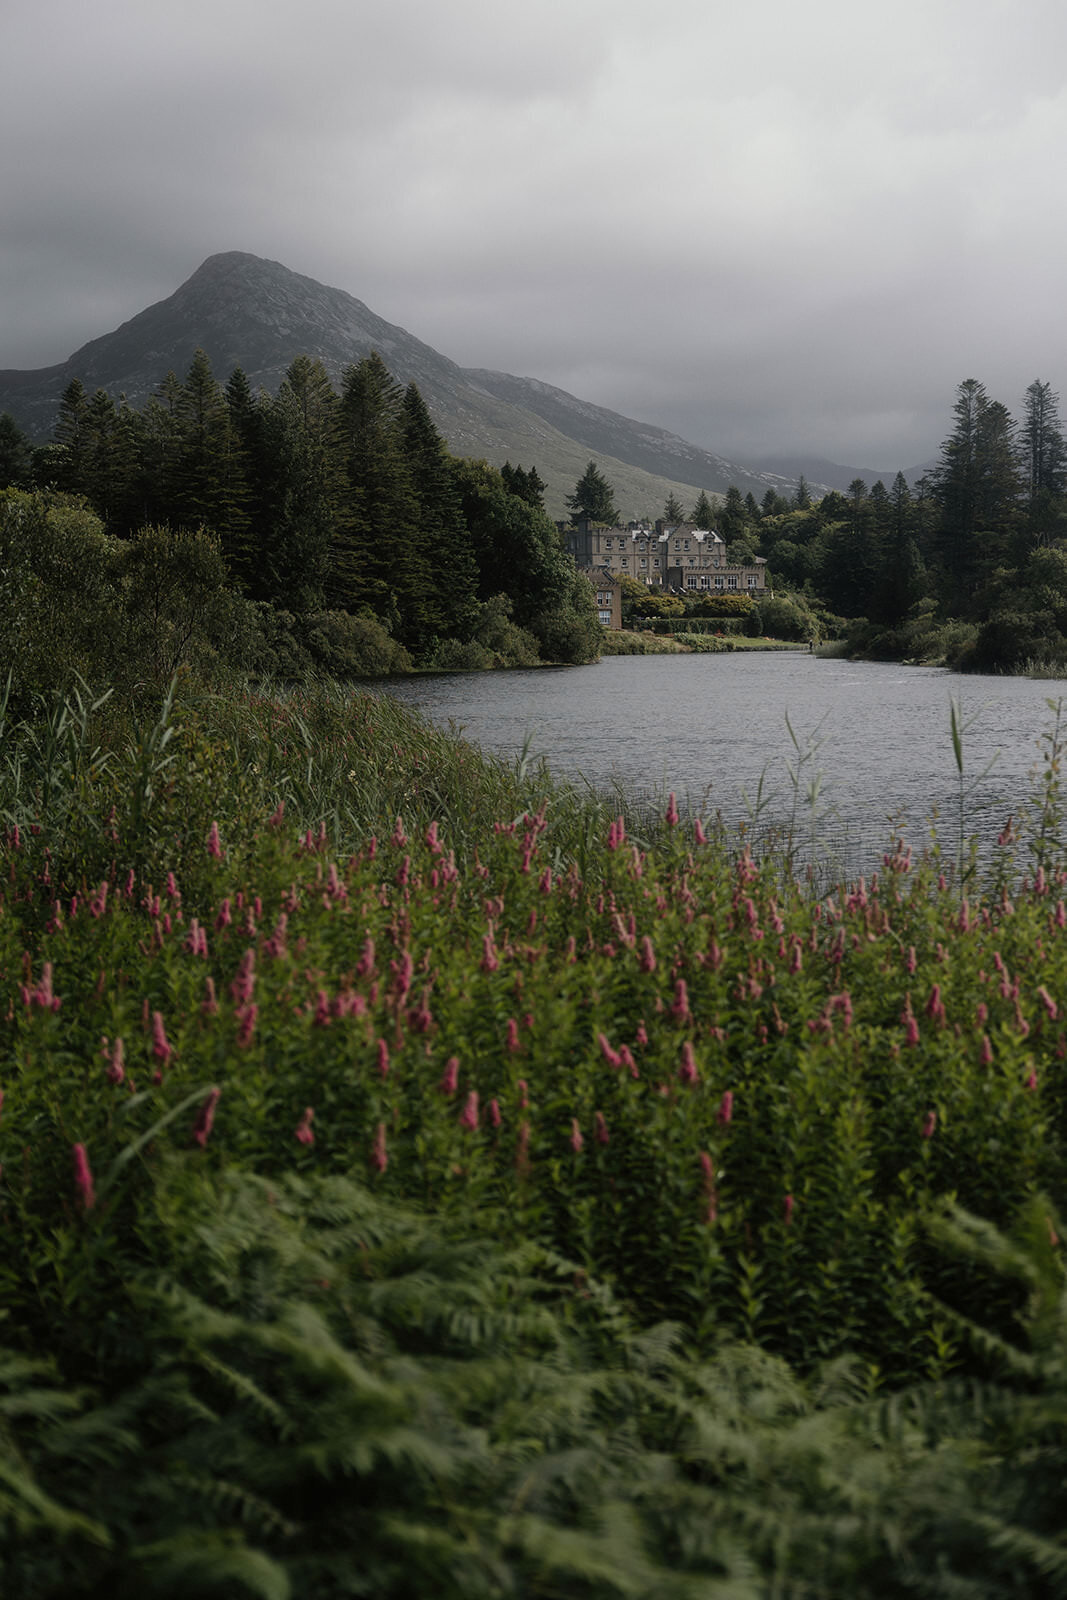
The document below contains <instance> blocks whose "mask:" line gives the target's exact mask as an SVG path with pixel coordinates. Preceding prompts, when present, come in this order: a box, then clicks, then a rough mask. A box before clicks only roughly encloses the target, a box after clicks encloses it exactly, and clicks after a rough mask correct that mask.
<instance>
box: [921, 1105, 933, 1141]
mask: <svg viewBox="0 0 1067 1600" xmlns="http://www.w3.org/2000/svg"><path fill="white" fill-rule="evenodd" d="M936 1127H937V1112H936V1111H928V1112H927V1113H926V1121H925V1122H924V1123H923V1133H922V1136H923V1138H924V1139H932V1138H933V1136H934V1130H935V1128H936Z"/></svg>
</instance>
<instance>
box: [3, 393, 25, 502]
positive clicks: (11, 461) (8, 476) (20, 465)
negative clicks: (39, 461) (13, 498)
mask: <svg viewBox="0 0 1067 1600" xmlns="http://www.w3.org/2000/svg"><path fill="white" fill-rule="evenodd" d="M32 470H33V448H32V446H31V444H30V441H29V439H28V438H27V437H26V435H25V434H24V433H23V431H22V429H21V428H20V427H19V425H18V423H17V422H16V421H15V419H14V417H13V416H12V415H11V413H10V411H5V412H4V413H3V414H2V415H0V489H28V488H29V486H30V481H31V473H32Z"/></svg>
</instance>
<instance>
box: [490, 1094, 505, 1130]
mask: <svg viewBox="0 0 1067 1600" xmlns="http://www.w3.org/2000/svg"><path fill="white" fill-rule="evenodd" d="M489 1121H490V1123H491V1124H492V1125H493V1127H494V1128H499V1126H500V1124H501V1122H502V1121H503V1118H502V1117H501V1115H500V1101H499V1100H490V1102H489Z"/></svg>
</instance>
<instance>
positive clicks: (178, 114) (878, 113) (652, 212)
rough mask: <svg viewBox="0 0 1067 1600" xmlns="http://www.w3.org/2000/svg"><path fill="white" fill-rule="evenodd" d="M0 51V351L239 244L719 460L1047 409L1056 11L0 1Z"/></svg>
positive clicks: (605, 3)
mask: <svg viewBox="0 0 1067 1600" xmlns="http://www.w3.org/2000/svg"><path fill="white" fill-rule="evenodd" d="M0 60H2V62H3V69H4V70H3V91H2V93H0V148H2V149H3V152H4V155H3V159H2V161H0V367H38V366H44V365H46V364H48V363H51V362H55V361H60V360H63V359H65V358H66V357H67V356H68V355H70V354H72V353H73V351H74V350H75V349H76V348H77V347H78V346H79V345H81V344H83V343H84V342H85V341H86V340H87V339H90V338H93V337H96V336H97V335H99V334H102V333H106V332H109V331H110V330H111V329H112V328H114V327H116V326H117V325H118V324H119V323H120V322H122V321H124V320H126V319H127V318H128V317H130V316H133V315H134V314H135V313H136V312H137V311H139V310H141V309H143V307H144V306H146V305H149V304H151V303H153V302H154V301H157V300H160V299H163V298H165V297H166V296H167V295H169V294H171V293H172V292H173V291H174V289H176V288H177V287H178V285H179V284H180V283H181V282H182V281H184V279H185V278H187V277H188V276H189V275H190V273H191V272H193V271H194V270H195V268H196V267H197V266H198V265H199V264H200V262H201V261H202V260H203V259H204V257H205V256H207V255H210V254H211V253H213V252H214V251H218V250H250V251H252V252H254V253H255V254H257V255H261V256H268V257H270V258H272V259H274V260H277V261H281V262H283V263H284V264H285V265H286V266H288V267H291V268H293V269H294V270H295V271H298V272H303V273H307V274H308V275H310V276H311V277H313V278H317V279H319V280H320V281H322V282H324V283H327V284H330V285H333V286H336V287H338V288H342V289H347V290H348V291H349V292H350V293H351V294H354V295H356V296H357V297H358V298H359V299H361V300H363V301H365V302H366V303H367V304H368V305H369V306H370V307H371V308H372V310H374V311H376V312H378V313H379V315H381V316H384V317H386V318H388V319H389V320H390V321H392V322H396V323H399V324H401V325H402V326H403V327H405V328H407V329H408V330H409V332H411V333H413V334H415V335H416V336H417V337H419V338H421V339H423V340H425V341H426V342H427V343H429V344H431V345H433V346H434V347H435V348H436V349H438V350H440V351H441V352H442V353H444V354H445V355H448V356H450V357H452V359H453V360H455V361H458V362H459V363H460V364H461V365H463V366H486V367H494V368H497V369H499V370H502V371H507V372H515V373H521V374H523V375H526V376H532V377H537V378H542V379H544V380H546V381H547V382H549V383H554V384H558V385H559V386H560V387H562V388H564V389H568V390H570V391H571V392H572V393H574V394H577V395H579V396H581V397H582V398H583V399H588V400H592V401H595V402H596V403H598V404H601V405H607V406H611V407H612V408H614V409H615V410H618V411H622V412H624V413H625V414H626V415H628V416H631V417H637V418H640V419H642V420H647V421H652V422H656V423H658V424H660V425H661V426H664V427H669V428H673V429H674V430H675V431H677V432H679V433H681V434H683V435H684V436H685V437H687V438H689V439H691V440H693V441H694V442H696V443H697V444H700V445H703V446H706V447H708V448H711V449H713V450H718V451H721V452H723V453H726V454H731V453H732V454H735V455H744V454H747V455H749V456H752V455H757V454H759V453H761V452H763V451H771V452H773V451H777V452H783V451H795V450H804V451H811V452H815V453H818V454H821V455H824V456H828V457H830V458H831V459H834V460H837V461H840V462H845V463H847V464H850V465H856V466H871V467H875V468H878V469H887V470H895V469H896V468H897V467H907V466H911V465H913V464H914V463H916V462H918V461H921V460H922V459H924V458H925V457H926V456H929V455H931V454H933V453H936V450H937V446H938V444H939V443H940V441H941V439H942V438H943V437H944V436H945V434H946V433H947V432H948V430H949V426H950V421H951V406H952V400H953V396H954V392H955V388H956V385H957V384H958V383H959V382H960V381H961V380H962V379H963V378H967V377H976V378H979V379H981V380H982V381H983V382H984V383H985V384H986V386H987V388H988V389H989V391H990V393H991V395H992V396H993V397H994V398H995V399H998V400H1002V401H1003V402H1004V403H1005V404H1006V405H1007V406H1008V407H1009V408H1010V409H1011V410H1012V411H1013V412H1015V413H1016V414H1017V413H1018V410H1019V407H1020V402H1021V397H1022V394H1023V391H1024V390H1025V388H1026V386H1027V384H1028V383H1030V382H1031V381H1032V380H1033V379H1034V378H1035V377H1040V378H1042V379H1045V380H1048V381H1051V382H1052V384H1053V386H1054V387H1055V388H1056V389H1058V390H1061V391H1062V392H1063V393H1064V394H1065V395H1067V317H1065V316H1064V306H1063V299H1064V293H1065V289H1064V283H1065V278H1067V274H1065V271H1064V262H1065V259H1067V206H1065V205H1064V204H1063V193H1062V191H1063V188H1064V177H1063V174H1064V172H1065V171H1067V6H1065V5H1064V4H1063V0H1011V3H1008V0H895V3H894V4H893V5H888V4H885V3H879V4H877V5H876V4H873V3H871V0H805V3H801V0H659V3H658V4H656V5H650V4H649V3H648V0H523V3H521V4H514V5H509V4H507V3H502V0H377V3H375V4H373V5H371V4H367V3H365V0H364V3H360V0H303V3H302V4H299V5H297V4H295V3H294V0H285V3H281V0H91V3H88V0H3V4H2V6H0Z"/></svg>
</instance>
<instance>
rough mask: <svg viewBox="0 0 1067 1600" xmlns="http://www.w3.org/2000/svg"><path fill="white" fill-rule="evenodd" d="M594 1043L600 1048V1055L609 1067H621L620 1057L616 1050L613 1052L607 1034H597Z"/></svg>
mask: <svg viewBox="0 0 1067 1600" xmlns="http://www.w3.org/2000/svg"><path fill="white" fill-rule="evenodd" d="M596 1042H597V1044H598V1045H599V1046H600V1053H601V1055H602V1056H603V1057H604V1060H605V1061H606V1062H607V1064H608V1066H609V1067H621V1066H622V1057H621V1056H620V1055H619V1052H618V1051H617V1050H613V1049H612V1046H611V1043H610V1041H609V1039H608V1037H607V1034H604V1033H598V1034H597V1036H596Z"/></svg>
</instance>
